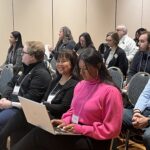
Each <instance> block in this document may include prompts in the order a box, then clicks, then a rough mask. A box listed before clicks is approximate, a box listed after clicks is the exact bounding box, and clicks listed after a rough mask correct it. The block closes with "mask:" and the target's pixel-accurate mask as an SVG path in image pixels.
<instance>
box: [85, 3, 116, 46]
mask: <svg viewBox="0 0 150 150" xmlns="http://www.w3.org/2000/svg"><path fill="white" fill-rule="evenodd" d="M114 29H115V0H111V1H110V0H87V31H88V32H89V33H90V34H91V37H92V39H93V42H94V44H95V47H96V48H98V46H99V45H100V43H101V42H104V41H105V37H106V34H107V33H108V32H110V31H114Z"/></svg>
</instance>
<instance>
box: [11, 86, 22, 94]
mask: <svg viewBox="0 0 150 150" xmlns="http://www.w3.org/2000/svg"><path fill="white" fill-rule="evenodd" d="M19 90H20V86H18V85H15V87H14V90H13V94H14V95H18V93H19Z"/></svg>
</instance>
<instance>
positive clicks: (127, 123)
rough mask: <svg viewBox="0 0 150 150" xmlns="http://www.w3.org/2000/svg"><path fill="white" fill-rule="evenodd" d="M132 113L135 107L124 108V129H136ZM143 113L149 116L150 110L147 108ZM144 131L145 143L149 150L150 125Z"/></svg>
mask: <svg viewBox="0 0 150 150" xmlns="http://www.w3.org/2000/svg"><path fill="white" fill-rule="evenodd" d="M132 115H133V109H124V114H123V126H122V127H123V129H134V127H133V125H132ZM142 115H144V116H149V115H150V110H145V111H144V112H143V113H142ZM142 130H143V131H144V133H143V135H142V137H143V141H144V145H145V146H146V149H147V150H150V126H149V127H146V128H143V129H142Z"/></svg>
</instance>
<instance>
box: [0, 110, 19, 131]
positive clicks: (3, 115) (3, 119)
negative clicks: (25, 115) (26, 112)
mask: <svg viewBox="0 0 150 150" xmlns="http://www.w3.org/2000/svg"><path fill="white" fill-rule="evenodd" d="M17 111H19V110H18V109H16V108H8V109H0V131H1V130H2V128H3V127H4V126H5V125H6V123H7V121H8V120H9V119H10V118H12V117H13V116H14V115H15V114H16V112H17Z"/></svg>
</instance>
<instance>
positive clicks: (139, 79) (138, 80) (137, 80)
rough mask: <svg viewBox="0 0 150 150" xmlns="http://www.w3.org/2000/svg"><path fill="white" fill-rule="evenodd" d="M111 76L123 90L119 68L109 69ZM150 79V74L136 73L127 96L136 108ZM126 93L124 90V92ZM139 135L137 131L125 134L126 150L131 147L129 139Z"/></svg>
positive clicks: (128, 131)
mask: <svg viewBox="0 0 150 150" xmlns="http://www.w3.org/2000/svg"><path fill="white" fill-rule="evenodd" d="M108 71H109V73H110V75H111V76H112V79H113V81H114V83H115V84H116V85H117V86H118V88H120V89H121V90H122V89H123V74H122V72H121V70H120V69H119V68H117V67H110V68H108ZM149 79H150V74H149V73H146V72H138V73H136V74H135V75H134V76H133V77H132V78H131V80H130V82H129V86H128V88H127V91H126V93H125V94H126V95H127V97H128V100H129V103H130V104H131V105H132V106H134V105H135V104H136V102H137V99H138V97H139V96H140V94H141V93H142V91H143V89H144V87H145V85H146V84H147V82H148V80H149ZM122 91H123V92H124V90H122ZM136 134H137V135H138V134H139V132H138V133H136V130H134V131H132V130H127V131H126V134H125V150H128V147H129V139H130V137H131V136H132V135H136Z"/></svg>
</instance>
